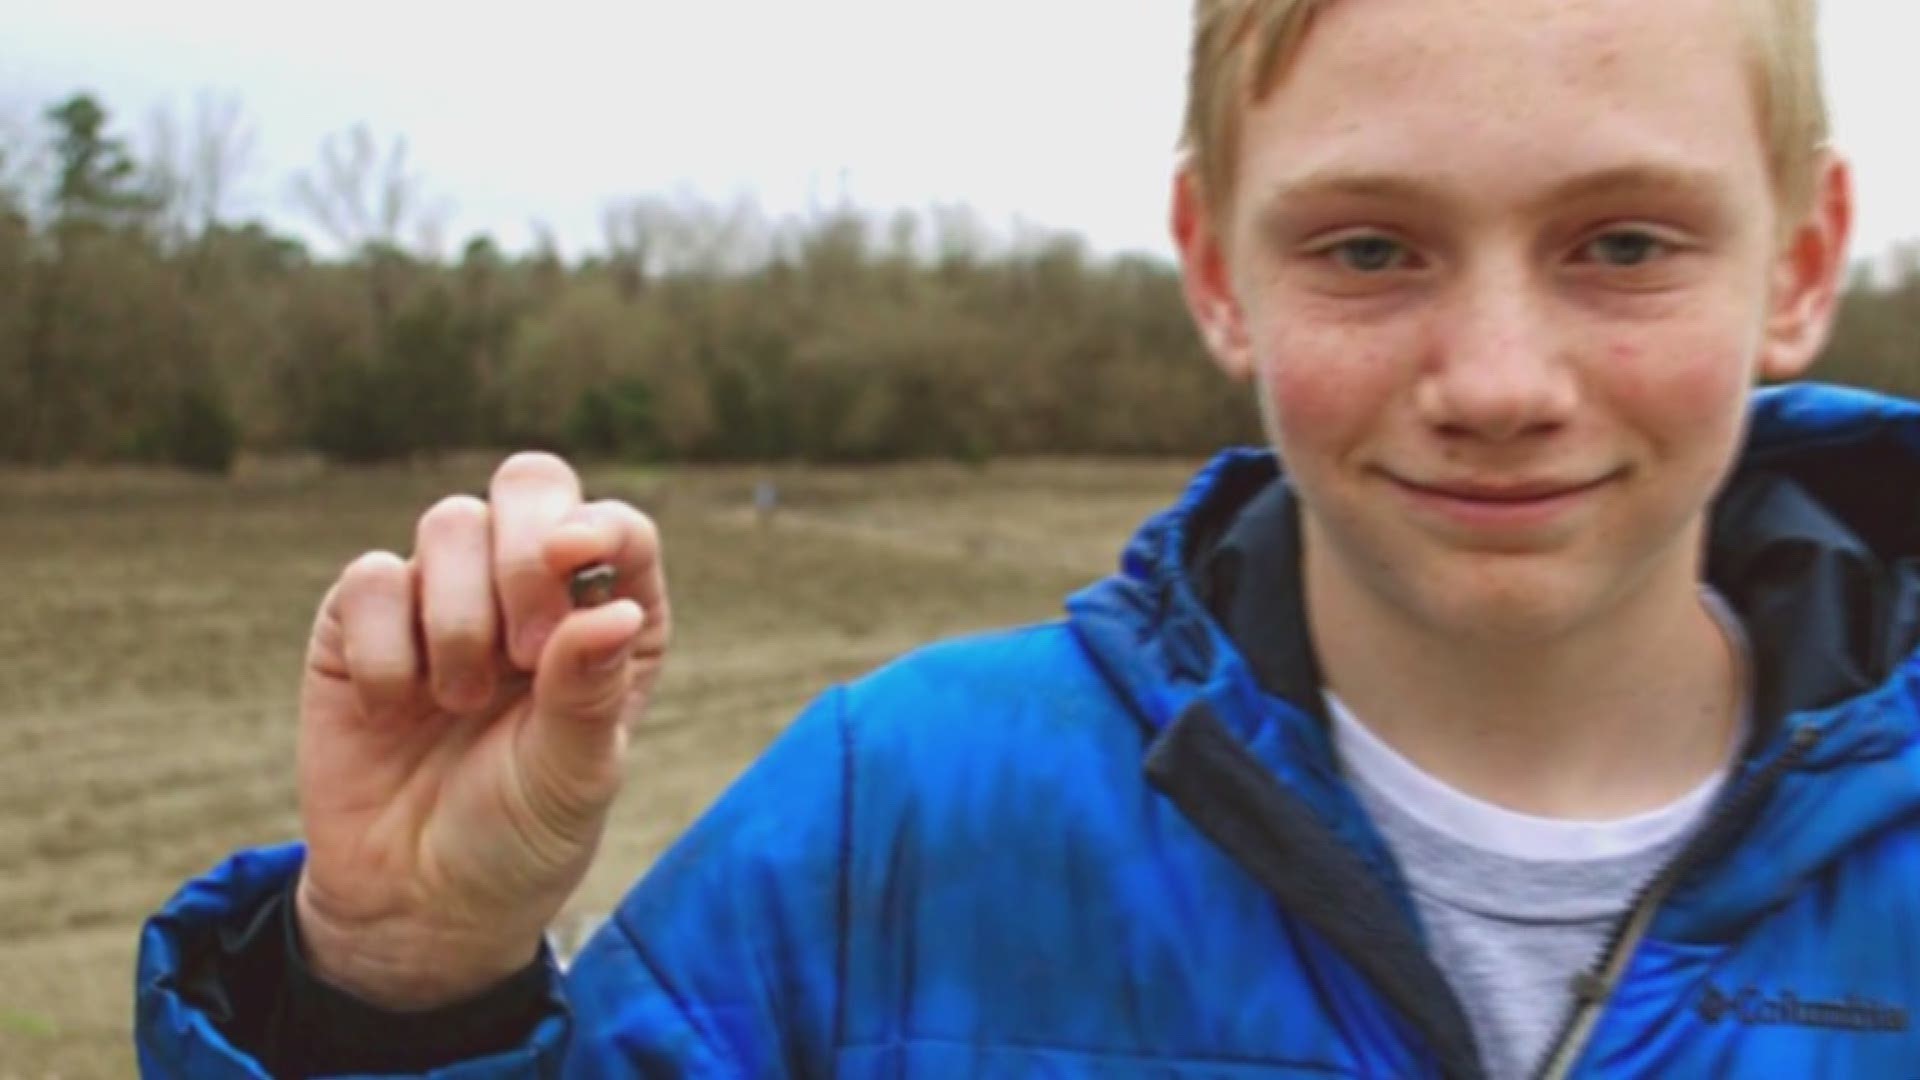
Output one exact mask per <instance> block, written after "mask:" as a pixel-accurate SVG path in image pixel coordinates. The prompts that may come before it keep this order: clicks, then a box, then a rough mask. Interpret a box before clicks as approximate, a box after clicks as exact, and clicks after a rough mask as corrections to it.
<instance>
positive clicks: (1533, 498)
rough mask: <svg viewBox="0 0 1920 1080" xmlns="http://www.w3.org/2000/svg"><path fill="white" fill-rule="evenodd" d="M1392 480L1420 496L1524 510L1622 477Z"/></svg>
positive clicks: (1394, 478) (1610, 475) (1391, 475)
mask: <svg viewBox="0 0 1920 1080" xmlns="http://www.w3.org/2000/svg"><path fill="white" fill-rule="evenodd" d="M1388 475H1389V476H1390V477H1392V479H1393V481H1394V482H1395V483H1396V484H1399V485H1400V486H1401V487H1404V488H1407V489H1409V490H1411V491H1413V492H1415V493H1417V494H1421V495H1430V496H1433V497H1435V498H1442V499H1455V500H1458V501H1461V502H1479V503H1493V504H1496V505H1515V506H1524V505H1526V504H1527V503H1536V502H1548V501H1552V500H1554V499H1564V498H1571V497H1573V496H1577V495H1581V494H1584V493H1586V492H1589V491H1593V490H1595V489H1597V488H1599V487H1601V486H1603V485H1605V484H1607V483H1609V482H1611V481H1612V480H1614V479H1615V477H1616V476H1617V475H1618V474H1615V473H1609V474H1607V475H1605V476H1602V477H1599V478H1598V479H1592V480H1557V479H1541V480H1517V481H1476V480H1460V481H1438V482H1429V481H1419V480H1409V479H1406V478H1404V477H1400V476H1394V475H1393V474H1391V473H1389V474H1388Z"/></svg>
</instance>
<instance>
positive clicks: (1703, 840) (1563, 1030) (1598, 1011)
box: [1535, 726, 1823, 1080]
mask: <svg viewBox="0 0 1920 1080" xmlns="http://www.w3.org/2000/svg"><path fill="white" fill-rule="evenodd" d="M1822 734H1823V732H1822V731H1821V730H1820V729H1818V728H1814V727H1811V726H1802V727H1799V728H1797V729H1795V730H1794V733H1793V739H1792V742H1791V743H1790V744H1789V745H1788V747H1787V748H1786V750H1784V751H1782V752H1781V753H1780V756H1778V757H1776V758H1774V759H1773V760H1772V761H1771V762H1768V763H1767V764H1766V765H1765V766H1763V767H1762V768H1761V769H1760V771H1758V772H1756V773H1755V774H1754V775H1753V776H1751V777H1749V778H1748V779H1747V781H1746V782H1745V783H1744V784H1742V785H1741V786H1740V788H1739V789H1738V790H1737V791H1736V792H1735V793H1734V794H1733V795H1732V796H1730V797H1728V798H1726V799H1724V800H1722V802H1721V803H1720V808H1719V809H1718V810H1716V811H1715V812H1714V814H1713V816H1712V817H1711V818H1710V819H1708V821H1707V824H1706V826H1705V827H1703V828H1702V829H1701V830H1700V832H1699V833H1698V834H1697V835H1695V837H1694V838H1693V840H1692V841H1691V842H1690V843H1688V844H1687V845H1686V846H1685V847H1684V848H1682V849H1681V851H1680V853H1679V854H1678V855H1677V856H1675V857H1674V858H1673V860H1672V861H1670V862H1668V863H1667V865H1666V866H1665V867H1663V868H1662V869H1661V871H1660V872H1659V873H1658V874H1655V875H1654V876H1653V879H1652V880H1651V881H1649V882H1648V883H1647V885H1646V886H1645V887H1644V888H1642V889H1641V890H1640V892H1639V893H1638V894H1637V895H1636V896H1635V897H1634V900H1633V903H1632V905H1631V906H1630V907H1629V908H1628V909H1627V913H1626V915H1625V916H1623V917H1622V918H1621V920H1620V921H1619V922H1618V923H1615V924H1614V927H1613V930H1612V931H1611V932H1610V933H1609V934H1608V936H1607V943H1606V945H1605V946H1604V947H1603V948H1602V949H1601V950H1600V955H1599V958H1598V959H1597V960H1596V961H1595V962H1594V963H1593V964H1592V965H1591V966H1590V967H1588V968H1587V969H1586V970H1585V971H1582V972H1581V973H1580V974H1579V975H1577V976H1575V977H1574V980H1573V993H1574V1000H1573V1004H1572V1006H1570V1007H1569V1009H1568V1011H1567V1018H1566V1019H1565V1020H1564V1021H1563V1022H1562V1023H1561V1025H1560V1030H1559V1033H1558V1034H1557V1035H1555V1036H1554V1039H1553V1042H1552V1044H1551V1047H1552V1049H1551V1050H1550V1052H1549V1053H1548V1054H1547V1057H1546V1060H1545V1061H1544V1062H1542V1063H1541V1066H1540V1070H1539V1071H1538V1072H1537V1073H1536V1074H1535V1076H1536V1077H1538V1080H1566V1077H1568V1076H1570V1075H1571V1074H1572V1072H1573V1067H1574V1065H1575V1064H1576V1063H1577V1062H1578V1061H1579V1060H1580V1056H1581V1055H1582V1054H1583V1053H1585V1052H1586V1049H1587V1045H1588V1043H1589V1042H1591V1041H1592V1039H1593V1033H1594V1030H1595V1029H1596V1028H1598V1027H1599V1026H1600V1018H1601V1016H1602V1015H1604V1014H1605V1012H1606V1009H1607V1004H1608V1002H1609V1001H1611V1000H1612V998H1613V992H1614V991H1615V990H1616V989H1618V988H1619V986H1620V977H1621V976H1622V975H1624V974H1626V970H1627V965H1628V964H1629V963H1631V962H1632V961H1633V956H1634V953H1635V952H1636V951H1638V950H1639V948H1640V942H1641V941H1642V940H1643V939H1644V938H1645V937H1646V935H1647V928H1648V927H1650V926H1652V925H1653V917H1654V915H1656V914H1658V913H1659V910H1660V908H1661V906H1662V905H1663V904H1665V903H1666V901H1667V897H1668V896H1670V895H1672V893H1673V890H1674V889H1675V888H1677V887H1678V886H1679V884H1680V882H1681V881H1682V880H1683V879H1684V878H1685V877H1686V875H1687V874H1688V872H1689V871H1691V870H1692V869H1693V868H1694V867H1695V866H1697V865H1699V864H1700V862H1701V861H1702V860H1704V859H1705V858H1706V857H1707V856H1709V855H1712V854H1715V853H1717V852H1718V851H1719V850H1720V849H1721V848H1722V847H1724V846H1725V844H1726V842H1727V841H1728V840H1729V839H1730V838H1731V836H1732V832H1733V830H1734V829H1736V828H1738V827H1739V826H1741V825H1743V824H1745V823H1746V821H1747V819H1748V818H1750V817H1752V816H1753V814H1754V812H1755V811H1756V810H1758V809H1759V807H1760V803H1761V800H1763V799H1765V798H1766V797H1767V796H1768V795H1770V794H1772V793H1773V789H1774V788H1775V787H1776V786H1778V785H1779V783H1780V780H1781V778H1782V777H1784V776H1785V775H1786V774H1787V773H1788V771H1790V770H1792V769H1793V768H1794V767H1796V766H1798V765H1799V764H1800V762H1801V761H1803V760H1805V758H1806V756H1807V754H1809V753H1810V752H1812V750H1813V748H1814V747H1815V746H1817V745H1819V743H1820V738H1821V735H1822Z"/></svg>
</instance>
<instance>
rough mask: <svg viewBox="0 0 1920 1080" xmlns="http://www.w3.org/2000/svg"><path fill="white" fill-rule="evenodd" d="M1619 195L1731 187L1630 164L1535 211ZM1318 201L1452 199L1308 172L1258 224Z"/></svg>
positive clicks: (1711, 192)
mask: <svg viewBox="0 0 1920 1080" xmlns="http://www.w3.org/2000/svg"><path fill="white" fill-rule="evenodd" d="M1618 194H1665V195H1677V196H1684V197H1686V198H1689V199H1693V200H1696V201H1706V202H1719V201H1722V200H1723V199H1725V198H1726V197H1727V195H1728V184H1727V182H1726V180H1725V179H1724V178H1723V177H1721V176H1720V175H1719V174H1718V173H1714V172H1711V171H1708V170H1706V169H1696V168H1691V167H1688V166H1680V165H1670V164H1662V163H1643V164H1630V165H1620V166H1615V167H1613V168H1607V169H1601V170H1599V171H1597V172H1591V173H1582V174H1580V175H1577V176H1573V177H1569V178H1567V179H1565V180H1561V181H1559V182H1557V183H1555V184H1554V185H1553V186H1551V187H1550V188H1548V189H1547V190H1546V192H1544V193H1543V194H1542V195H1540V196H1539V197H1538V198H1536V199H1533V200H1530V202H1531V207H1532V208H1534V209H1538V208H1540V207H1544V206H1552V205H1554V204H1557V203H1567V202H1583V201H1591V200H1593V199H1597V198H1602V197H1605V196H1608V195H1618ZM1315 198H1321V199H1324V198H1349V199H1364V200H1370V201H1376V202H1419V203H1428V204H1442V203H1446V202H1448V201H1450V198H1451V197H1450V196H1449V195H1448V193H1447V192H1446V190H1445V189H1444V188H1442V187H1441V186H1439V185H1437V184H1434V183H1432V182H1430V181H1427V180H1424V179H1421V178H1419V177H1415V176H1408V175H1406V174H1402V173H1359V172H1356V173H1340V172H1323V173H1308V174H1307V175H1305V176H1302V177H1300V178H1298V179H1295V180H1288V181H1285V182H1283V183H1280V184H1277V185H1275V186H1273V187H1271V188H1269V189H1268V190H1267V191H1266V192H1265V194H1264V196H1263V197H1262V201H1261V203H1260V204H1259V210H1258V214H1257V220H1258V221H1261V222H1263V223H1264V222H1272V221H1274V220H1275V219H1276V218H1279V217H1281V216H1282V215H1284V214H1285V213H1286V210H1285V207H1286V206H1287V205H1289V204H1292V203H1295V202H1298V201H1301V200H1305V199H1315Z"/></svg>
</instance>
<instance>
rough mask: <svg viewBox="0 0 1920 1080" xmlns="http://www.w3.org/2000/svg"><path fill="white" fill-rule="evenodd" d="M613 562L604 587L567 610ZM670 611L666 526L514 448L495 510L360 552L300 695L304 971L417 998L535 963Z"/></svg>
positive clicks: (593, 835)
mask: <svg viewBox="0 0 1920 1080" xmlns="http://www.w3.org/2000/svg"><path fill="white" fill-rule="evenodd" d="M598 564H605V565H607V566H610V567H611V568H612V569H613V570H614V572H615V576H614V581H613V589H612V595H613V599H611V600H610V601H609V602H606V603H604V604H599V605H597V606H589V607H581V608H578V609H576V608H575V607H574V602H573V599H572V598H571V597H570V595H569V579H570V578H571V576H572V575H573V574H574V573H575V572H576V571H579V570H581V569H583V568H587V567H591V566H595V565H598ZM670 624H671V620H670V617H669V614H668V606H667V593H666V584H665V579H664V575H663V572H662V566H661V558H660V545H659V538H658V534H657V533H656V531H655V529H654V527H653V525H652V523H651V522H650V521H649V520H648V519H647V518H646V517H645V516H644V515H642V514H641V513H640V512H639V511H637V510H635V509H633V508H632V507H630V506H627V505H625V504H623V503H617V502H595V503H585V502H583V501H582V497H581V490H580V481H579V478H578V476H577V475H576V474H575V473H574V471H573V470H572V469H571V468H569V467H568V466H567V464H566V463H565V462H563V461H561V460H560V459H558V458H555V457H553V456H551V455H546V454H520V455H516V456H514V457H512V458H510V459H508V460H507V461H506V462H505V463H504V464H502V465H501V466H500V468H499V470H498V471H497V472H496V473H495V474H494V476H493V479H492V482H491V485H490V488H489V493H488V499H487V501H481V500H479V499H475V498H471V497H453V498H449V499H446V500H443V501H442V502H440V503H438V504H437V505H435V506H434V507H433V508H432V509H430V510H428V511H427V512H426V513H425V514H424V515H422V516H421V518H420V521H419V525H418V530H417V534H416V540H415V547H414V552H413V555H412V558H410V559H402V558H401V557H399V556H398V555H394V554H391V553H384V552H372V553H369V554H366V555H363V556H361V557H360V558H359V559H357V560H355V561H354V562H353V563H352V564H350V565H349V566H348V567H347V568H346V569H345V571H344V572H343V573H342V574H341V575H340V577H339V579H338V580H337V581H336V582H335V583H334V586H333V588H332V589H331V590H330V591H329V592H328V593H327V595H326V598H325V599H324V600H323V601H322V603H321V605H320V610H319V614H318V616H317V618H316V619H315V622H314V627H313V636H312V640H311V642H310V644H309V647H308V652H307V660H306V671H305V676H304V679H303V682H302V686H301V694H300V739H299V790H300V808H301V817H302V822H303V825H304V828H305V833H306V841H307V862H306V866H305V869H304V871H303V872H302V875H301V879H300V883H299V888H298V890H297V892H296V894H295V900H296V912H297V916H298V918H299V924H300V929H301V934H302V938H303V941H304V943H305V949H306V954H307V958H308V962H309V964H310V965H312V967H313V968H314V970H315V971H316V972H317V973H318V974H319V975H320V976H321V977H322V978H324V979H326V980H327V981H329V982H331V983H333V984H335V985H337V986H339V987H341V988H343V989H345V990H348V991H350V992H352V993H355V994H357V995H358V996H360V997H362V998H365V999H367V1000H369V1001H372V1002H374V1003H376V1004H380V1005H383V1006H386V1007H388V1008H395V1009H425V1008H431V1007H433V1006H435V1005H440V1004H446V1003H450V1002H453V1001H457V1000H460V999H462V998H465V997H468V996H471V995H473V994H475V993H478V992H480V991H483V990H485V989H486V988H487V987H488V986H490V985H492V984H493V983H495V982H497V981H499V980H500V979H502V978H504V977H506V976H507V975H510V974H512V973H513V972H515V971H517V970H519V969H520V968H521V967H524V966H525V965H526V964H527V963H528V961H530V960H531V959H533V957H534V956H535V955H536V953H537V951H538V948H539V944H540V940H541V936H542V934H543V933H544V931H545V928H546V926H547V924H548V922H549V921H550V920H551V919H552V918H553V916H554V915H555V914H556V913H557V912H558V911H559V909H560V907H561V905H562V904H563V903H565V901H566V899H567V897H568V896H569V895H570V894H571V893H572V891H573V890H574V888H576V887H577V886H578V884H579V882H580V879H581V878H582V876H584V874H585V873H586V870H587V867H588V865H589V864H590V863H591V862H592V859H593V853H594V851H595V849H596V847H597V845H598V842H599V838H600V834H601V831H602V828H603V826H604V823H605V820H606V813H607V810H608V808H609V806H610V805H611V803H612V801H613V798H614V795H615V793H616V792H617V791H618V789H619V787H620V783H621V779H622V776H623V771H624V770H623V763H622V759H623V755H624V750H625V746H626V734H627V722H628V721H630V720H631V719H632V718H633V717H634V716H635V715H637V713H638V711H639V710H641V709H643V708H644V707H645V704H646V701H647V698H648V696H649V694H650V693H651V692H652V689H653V686H654V683H655V681H656V679H657V678H658V675H659V672H660V666H661V662H662V660H663V658H664V656H665V653H666V648H667V640H668V633H669V628H670Z"/></svg>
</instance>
